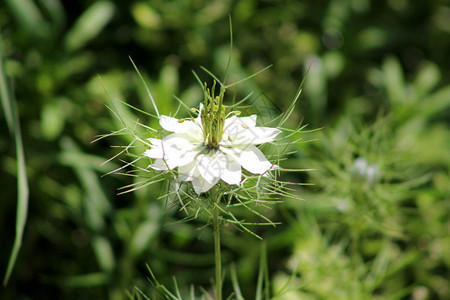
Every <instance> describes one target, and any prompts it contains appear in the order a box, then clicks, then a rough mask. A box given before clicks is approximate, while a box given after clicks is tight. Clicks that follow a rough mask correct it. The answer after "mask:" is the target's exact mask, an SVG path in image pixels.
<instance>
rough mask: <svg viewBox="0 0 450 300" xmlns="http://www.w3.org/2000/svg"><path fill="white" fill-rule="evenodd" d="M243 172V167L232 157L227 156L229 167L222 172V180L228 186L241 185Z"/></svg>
mask: <svg viewBox="0 0 450 300" xmlns="http://www.w3.org/2000/svg"><path fill="white" fill-rule="evenodd" d="M241 177H242V170H241V165H240V164H239V162H237V161H236V159H235V158H234V157H232V156H228V155H227V166H226V168H225V170H223V171H222V176H220V178H221V179H222V180H223V181H225V182H226V183H228V184H239V182H241Z"/></svg>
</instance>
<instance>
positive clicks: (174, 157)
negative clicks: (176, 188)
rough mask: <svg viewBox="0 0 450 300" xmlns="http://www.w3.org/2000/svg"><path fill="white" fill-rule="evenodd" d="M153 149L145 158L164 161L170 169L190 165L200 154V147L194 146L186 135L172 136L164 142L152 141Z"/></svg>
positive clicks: (167, 137) (163, 140)
mask: <svg viewBox="0 0 450 300" xmlns="http://www.w3.org/2000/svg"><path fill="white" fill-rule="evenodd" d="M150 142H151V143H152V144H153V147H152V148H151V149H147V150H146V151H145V152H144V155H145V156H148V157H150V158H155V159H164V161H165V163H166V164H167V166H168V167H169V168H170V169H174V168H176V167H178V166H184V165H187V164H189V163H190V162H192V161H193V160H194V159H195V156H196V155H197V153H198V150H197V148H198V146H197V145H194V144H192V143H191V141H189V140H188V139H186V138H184V135H180V134H175V133H174V134H171V135H169V136H166V137H165V138H164V139H162V140H158V139H152V140H151V141H150Z"/></svg>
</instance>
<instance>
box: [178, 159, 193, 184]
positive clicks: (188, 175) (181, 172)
mask: <svg viewBox="0 0 450 300" xmlns="http://www.w3.org/2000/svg"><path fill="white" fill-rule="evenodd" d="M195 171H196V161H195V160H194V161H192V162H191V163H189V164H187V165H184V166H180V167H178V179H179V180H180V181H192V179H194V175H195Z"/></svg>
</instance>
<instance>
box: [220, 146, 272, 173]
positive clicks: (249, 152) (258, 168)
mask: <svg viewBox="0 0 450 300" xmlns="http://www.w3.org/2000/svg"><path fill="white" fill-rule="evenodd" d="M222 151H223V152H225V153H226V154H227V155H230V156H232V157H234V158H235V159H236V160H237V161H238V162H239V163H240V164H241V166H242V167H244V168H245V169H246V170H247V171H249V172H251V173H253V174H262V173H264V172H267V171H268V170H270V169H271V168H272V166H273V164H272V163H270V162H269V161H268V160H267V159H266V157H265V156H264V154H263V153H262V152H261V150H259V149H258V148H256V147H255V146H253V145H247V146H246V147H245V148H240V147H235V148H225V147H223V149H222Z"/></svg>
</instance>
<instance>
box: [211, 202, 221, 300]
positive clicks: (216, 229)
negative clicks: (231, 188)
mask: <svg viewBox="0 0 450 300" xmlns="http://www.w3.org/2000/svg"><path fill="white" fill-rule="evenodd" d="M219 201H220V197H218V199H217V202H216V203H215V206H214V211H213V226H214V254H215V265H216V300H222V259H221V253H220V223H219V206H218V205H219Z"/></svg>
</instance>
